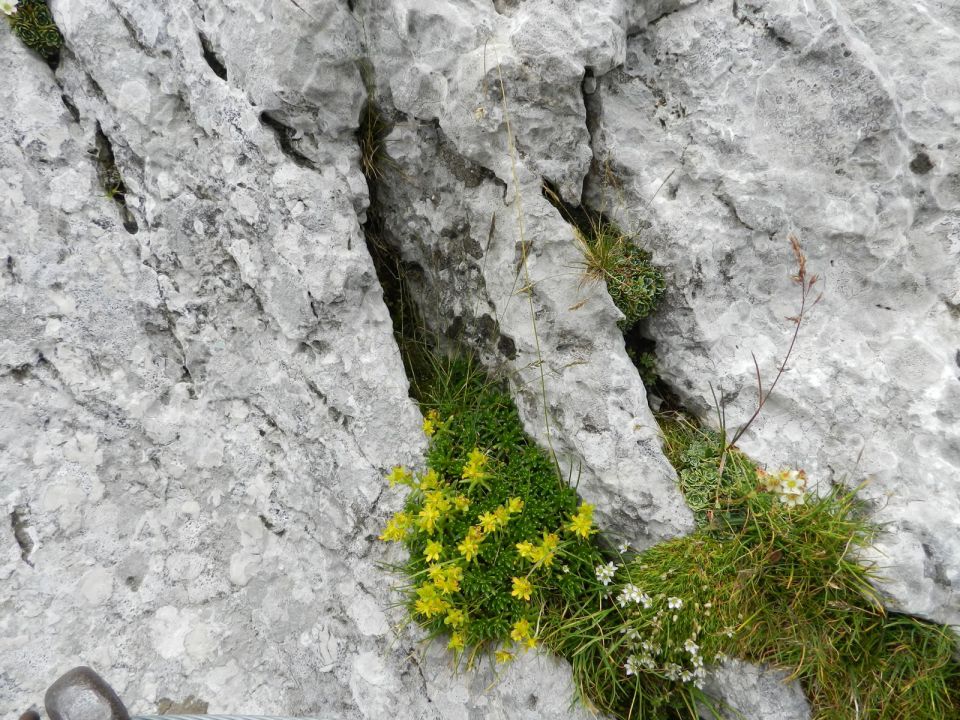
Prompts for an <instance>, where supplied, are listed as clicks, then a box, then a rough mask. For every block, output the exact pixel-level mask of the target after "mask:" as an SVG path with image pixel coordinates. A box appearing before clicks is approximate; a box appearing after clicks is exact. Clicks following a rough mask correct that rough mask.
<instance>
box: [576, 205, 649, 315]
mask: <svg viewBox="0 0 960 720" xmlns="http://www.w3.org/2000/svg"><path fill="white" fill-rule="evenodd" d="M574 232H575V236H576V241H577V245H578V246H579V247H580V251H581V252H582V253H583V273H584V277H585V278H586V279H587V280H588V281H592V282H601V281H603V282H605V283H606V284H607V291H608V292H609V293H610V297H611V299H612V300H613V303H614V305H616V306H617V309H619V310H620V312H622V313H623V314H624V318H623V320H621V322H620V326H621V329H622V330H624V331H626V330H628V329H629V328H631V327H632V326H634V325H636V324H637V323H638V322H640V320H642V319H643V318H645V317H647V316H648V315H650V314H651V313H652V312H653V311H654V310H655V309H656V307H657V304H658V303H659V302H660V299H661V298H662V297H663V293H664V291H665V290H666V283H665V281H664V277H663V273H662V272H660V270H659V269H658V268H657V267H655V266H654V265H653V264H652V263H651V262H650V255H649V253H647V252H646V251H644V250H641V249H640V248H639V247H637V246H636V245H635V244H634V242H633V238H631V237H630V236H628V235H626V234H624V233H623V231H622V230H620V229H619V228H618V227H617V226H616V225H614V224H613V223H611V222H608V221H606V220H602V219H600V220H595V221H591V222H590V223H589V225H588V227H587V229H585V230H584V229H582V228H580V227H577V228H575V230H574Z"/></svg>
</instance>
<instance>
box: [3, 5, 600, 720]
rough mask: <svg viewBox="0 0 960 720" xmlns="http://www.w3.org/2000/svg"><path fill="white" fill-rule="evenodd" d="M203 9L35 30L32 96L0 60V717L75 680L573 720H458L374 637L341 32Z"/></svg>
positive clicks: (379, 422)
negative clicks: (111, 180) (47, 52)
mask: <svg viewBox="0 0 960 720" xmlns="http://www.w3.org/2000/svg"><path fill="white" fill-rule="evenodd" d="M204 5H205V7H204V8H198V7H197V6H196V5H194V4H192V3H187V2H172V3H167V2H164V3H158V4H155V5H150V4H145V3H140V2H133V1H131V2H126V3H122V2H118V3H103V2H92V1H91V2H60V3H54V4H53V8H54V11H55V14H56V17H57V21H58V23H59V24H60V27H61V28H62V29H63V32H64V35H65V37H66V43H67V49H66V50H65V52H64V62H63V65H62V66H61V68H60V70H59V72H58V78H59V81H60V83H61V85H62V87H58V85H57V84H56V83H55V82H54V77H53V75H52V74H51V72H50V70H49V69H48V68H47V67H46V66H45V65H44V64H43V63H42V62H40V61H39V60H38V59H36V58H34V57H32V56H31V55H30V54H29V53H28V52H27V51H26V50H25V49H24V48H23V47H21V46H20V45H19V43H18V42H17V41H16V40H15V39H14V38H13V37H12V36H11V35H10V34H9V33H6V32H0V74H2V76H3V77H4V78H7V79H8V80H7V81H5V82H4V84H3V86H2V89H0V168H2V169H0V177H2V181H3V186H2V187H3V192H2V197H0V207H2V212H0V232H2V249H0V257H2V258H3V260H4V266H3V273H2V286H0V287H2V305H0V306H2V325H3V327H4V333H3V337H2V340H0V365H2V377H0V388H2V391H0V397H2V401H0V402H2V407H3V412H2V419H0V453H2V454H0V468H2V485H0V497H2V499H3V505H4V512H5V514H6V517H8V518H9V520H8V521H7V522H5V523H4V525H3V530H2V533H3V556H2V561H0V581H2V582H0V608H2V610H0V629H2V633H0V668H2V670H0V713H2V714H3V715H4V716H7V715H13V714H15V713H16V712H18V711H21V710H24V709H26V708H27V707H29V706H30V705H31V704H32V703H38V702H40V701H41V699H42V696H43V692H44V690H45V688H46V686H47V685H48V684H49V683H50V682H51V681H52V680H53V679H54V678H55V677H56V676H57V674H59V673H60V672H63V671H64V670H66V669H68V668H69V667H71V666H74V665H78V664H81V663H83V664H89V665H91V666H94V667H96V668H99V669H100V670H101V671H102V672H103V674H104V676H105V677H106V679H107V680H108V681H109V682H110V683H111V684H113V685H114V687H115V688H116V689H117V691H118V692H119V693H120V694H121V696H122V697H123V699H124V701H125V702H126V703H127V705H128V706H129V707H130V709H131V710H132V711H134V712H144V711H151V710H155V709H156V707H157V704H158V703H159V702H160V701H161V699H163V698H174V699H175V700H180V699H182V698H186V697H188V696H191V695H192V696H194V697H195V698H199V699H200V700H202V701H204V702H206V703H208V708H209V711H211V712H217V711H221V712H223V711H234V712H242V711H246V712H251V713H253V712H259V713H292V714H298V713H299V714H311V713H312V714H315V715H319V714H322V715H324V716H329V717H338V718H353V717H357V718H359V717H369V718H383V717H385V716H387V715H393V716H396V717H411V718H412V717H434V718H469V717H488V716H491V715H496V714H497V713H499V712H504V713H506V714H508V715H509V716H510V717H528V718H540V717H567V716H569V715H571V714H572V715H574V716H578V715H580V714H583V711H582V710H580V711H577V710H574V711H570V710H568V704H569V702H570V699H571V697H572V690H571V687H570V679H569V669H568V668H566V667H565V666H564V665H562V664H561V663H559V662H557V661H554V660H552V659H550V658H545V657H538V656H536V655H535V654H530V655H528V656H526V657H524V658H523V660H522V661H521V662H520V663H519V664H518V665H517V666H516V667H515V668H513V669H511V671H510V673H509V674H508V676H507V677H506V678H505V679H504V682H502V683H500V684H497V685H495V687H493V689H491V690H490V691H488V692H485V688H486V687H487V686H488V685H490V684H491V680H492V678H493V676H492V673H491V672H490V671H488V670H484V671H483V672H481V673H479V674H477V675H472V674H471V675H459V676H452V675H451V673H450V670H449V660H448V658H447V656H446V655H445V653H442V652H438V651H437V650H436V649H430V650H429V651H428V652H427V653H426V654H424V651H423V649H422V648H421V647H419V646H417V645H416V644H415V643H416V638H415V637H413V636H412V635H411V634H410V633H402V634H400V635H397V634H396V633H395V632H394V630H393V629H392V625H393V624H395V623H396V622H397V621H398V619H399V617H400V614H399V612H398V611H396V610H390V609H389V606H390V603H391V602H393V601H394V600H395V597H393V596H392V595H391V592H390V589H389V588H390V585H391V583H392V582H394V578H393V577H392V576H391V575H389V574H387V573H386V572H385V571H384V570H382V569H381V568H380V567H379V566H378V563H381V562H383V561H384V560H389V559H390V558H389V557H385V556H384V554H383V546H382V544H380V543H378V542H377V541H376V540H375V537H376V535H377V534H378V533H379V529H380V526H381V524H382V520H383V518H384V517H385V515H386V514H387V512H388V511H390V510H391V509H396V506H397V504H398V502H399V498H397V497H396V496H395V495H390V496H389V497H387V495H386V494H385V493H382V490H383V487H384V483H383V480H382V472H383V470H384V469H385V468H386V467H387V466H388V465H389V464H390V463H394V462H408V463H410V462H416V461H417V459H418V457H419V453H420V451H421V450H422V447H423V436H422V432H421V431H420V427H419V422H420V417H419V414H418V412H417V410H416V408H415V406H414V405H413V404H412V403H411V401H410V400H409V398H408V396H407V381H406V378H405V377H404V375H403V370H402V366H401V363H400V358H399V354H398V351H397V348H396V345H395V343H394V342H393V339H392V334H391V330H392V326H391V322H390V318H389V316H388V313H387V311H386V308H385V306H384V303H383V301H382V296H381V291H380V288H379V286H378V284H377V280H376V275H375V273H374V269H373V266H372V263H371V260H370V257H369V255H368V252H367V249H366V246H365V243H364V239H363V235H362V233H361V228H360V225H359V223H358V215H357V213H358V211H362V209H363V207H364V206H365V203H366V186H365V183H364V182H363V178H362V176H361V175H360V172H359V165H358V153H357V148H356V142H355V140H354V137H353V131H354V129H355V127H356V123H357V117H358V114H359V109H360V104H361V101H362V99H363V96H364V89H363V84H362V82H361V78H360V73H359V71H358V69H357V66H356V60H357V59H358V52H359V50H358V48H359V43H358V40H357V36H356V24H355V22H354V21H353V19H352V18H351V16H350V15H349V13H348V12H347V10H346V9H345V8H344V7H341V6H338V5H336V4H332V3H328V4H325V5H321V4H315V6H314V7H313V11H314V12H313V14H307V13H305V12H304V11H302V10H298V9H297V6H296V5H294V4H285V5H281V4H279V3H278V4H277V5H276V6H272V7H270V8H257V7H255V6H253V5H249V4H245V3H241V4H237V5H234V4H217V3H205V4H204ZM334 41H336V42H334ZM204 44H206V51H205V47H204ZM205 54H206V56H207V57H208V58H210V61H209V62H208V61H205ZM215 70H217V71H218V72H220V73H221V74H223V71H224V70H225V71H226V73H225V74H226V75H227V78H226V80H225V79H223V78H222V77H220V76H219V75H218V72H217V71H215ZM231 77H233V78H235V79H234V80H231V79H230V78H231ZM61 94H63V95H64V96H65V98H66V99H67V100H69V102H70V103H71V105H72V106H73V107H74V108H75V109H76V119H75V117H74V116H72V115H71V110H70V107H71V106H68V105H66V104H65V101H64V100H62V99H61ZM261 113H270V115H271V116H272V117H273V120H272V121H270V122H271V123H272V124H269V123H268V124H265V123H264V122H262V121H261ZM306 118H309V122H308V121H307V119H306ZM278 122H279V123H283V124H285V125H286V124H289V125H290V126H291V127H293V128H300V127H303V126H305V125H306V126H309V128H310V129H311V132H312V134H310V135H309V136H305V141H309V143H310V145H309V149H303V150H296V151H295V150H293V149H292V148H290V149H289V152H288V153H286V154H285V152H284V148H285V147H288V145H289V142H288V141H289V137H288V136H287V131H286V130H285V129H284V128H283V127H282V126H278V125H277V123H278ZM98 123H99V126H100V127H101V128H102V131H103V134H104V135H105V137H106V138H108V139H109V141H110V142H111V143H112V147H113V152H114V154H115V156H116V158H117V163H118V166H119V169H120V172H121V174H122V176H123V179H124V181H125V184H126V188H127V190H128V192H127V197H126V202H127V205H128V207H129V209H130V212H131V214H132V216H133V218H134V219H135V221H136V224H137V229H136V232H135V233H131V232H130V230H133V229H134V228H133V226H132V225H130V224H129V223H128V225H129V227H130V230H128V229H125V228H124V226H123V224H122V223H121V216H120V212H119V210H120V208H119V207H118V206H117V205H116V203H115V202H113V201H112V200H110V199H108V198H107V197H105V192H104V190H103V188H102V187H101V184H100V180H99V179H98V171H97V166H96V161H95V159H94V158H93V157H92V155H91V151H93V150H94V148H95V147H96V143H97V138H96V133H97V129H96V127H97V124H98ZM278 133H279V138H278ZM102 142H103V141H102V140H101V143H102ZM393 559H394V560H396V559H398V558H396V557H394V558H393ZM504 708H505V709H506V710H503V709H504Z"/></svg>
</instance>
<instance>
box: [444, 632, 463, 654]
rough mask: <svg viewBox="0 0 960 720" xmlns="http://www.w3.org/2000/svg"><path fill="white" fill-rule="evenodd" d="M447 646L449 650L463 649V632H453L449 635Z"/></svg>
mask: <svg viewBox="0 0 960 720" xmlns="http://www.w3.org/2000/svg"><path fill="white" fill-rule="evenodd" d="M447 647H448V648H450V649H451V650H463V633H462V632H455V633H453V634H452V635H451V636H450V642H448V643H447Z"/></svg>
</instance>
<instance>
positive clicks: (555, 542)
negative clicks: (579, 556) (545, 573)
mask: <svg viewBox="0 0 960 720" xmlns="http://www.w3.org/2000/svg"><path fill="white" fill-rule="evenodd" d="M559 545H560V536H559V535H557V534H556V533H548V532H544V533H543V540H541V541H540V542H539V543H537V544H536V545H534V544H533V543H532V542H530V541H529V540H524V541H523V542H519V543H517V552H518V553H520V557H522V558H525V559H527V560H529V561H530V562H532V563H533V564H534V565H535V566H537V565H542V566H543V567H550V566H551V565H553V559H554V557H555V556H556V554H557V547H558V546H559Z"/></svg>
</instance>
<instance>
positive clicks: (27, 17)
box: [7, 0, 63, 60]
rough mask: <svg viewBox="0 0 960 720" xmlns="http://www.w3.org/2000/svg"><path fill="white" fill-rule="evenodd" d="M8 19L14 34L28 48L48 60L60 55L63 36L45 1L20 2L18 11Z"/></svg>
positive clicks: (26, 0) (27, 0)
mask: <svg viewBox="0 0 960 720" xmlns="http://www.w3.org/2000/svg"><path fill="white" fill-rule="evenodd" d="M7 19H8V20H9V22H10V27H11V28H12V29H13V32H14V34H15V35H16V36H17V37H18V38H20V40H21V41H22V42H23V44H24V45H26V46H27V47H28V48H30V49H31V50H34V51H35V52H37V53H38V54H39V55H40V56H41V57H43V58H44V59H46V60H53V59H55V58H56V57H57V56H58V55H59V53H60V47H61V46H62V45H63V36H61V35H60V30H59V29H57V24H56V23H55V22H54V20H53V15H52V14H51V12H50V8H49V7H47V3H46V2H45V0H20V3H19V5H18V6H17V11H16V12H15V13H14V14H13V15H11V16H9V17H8V18H7Z"/></svg>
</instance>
